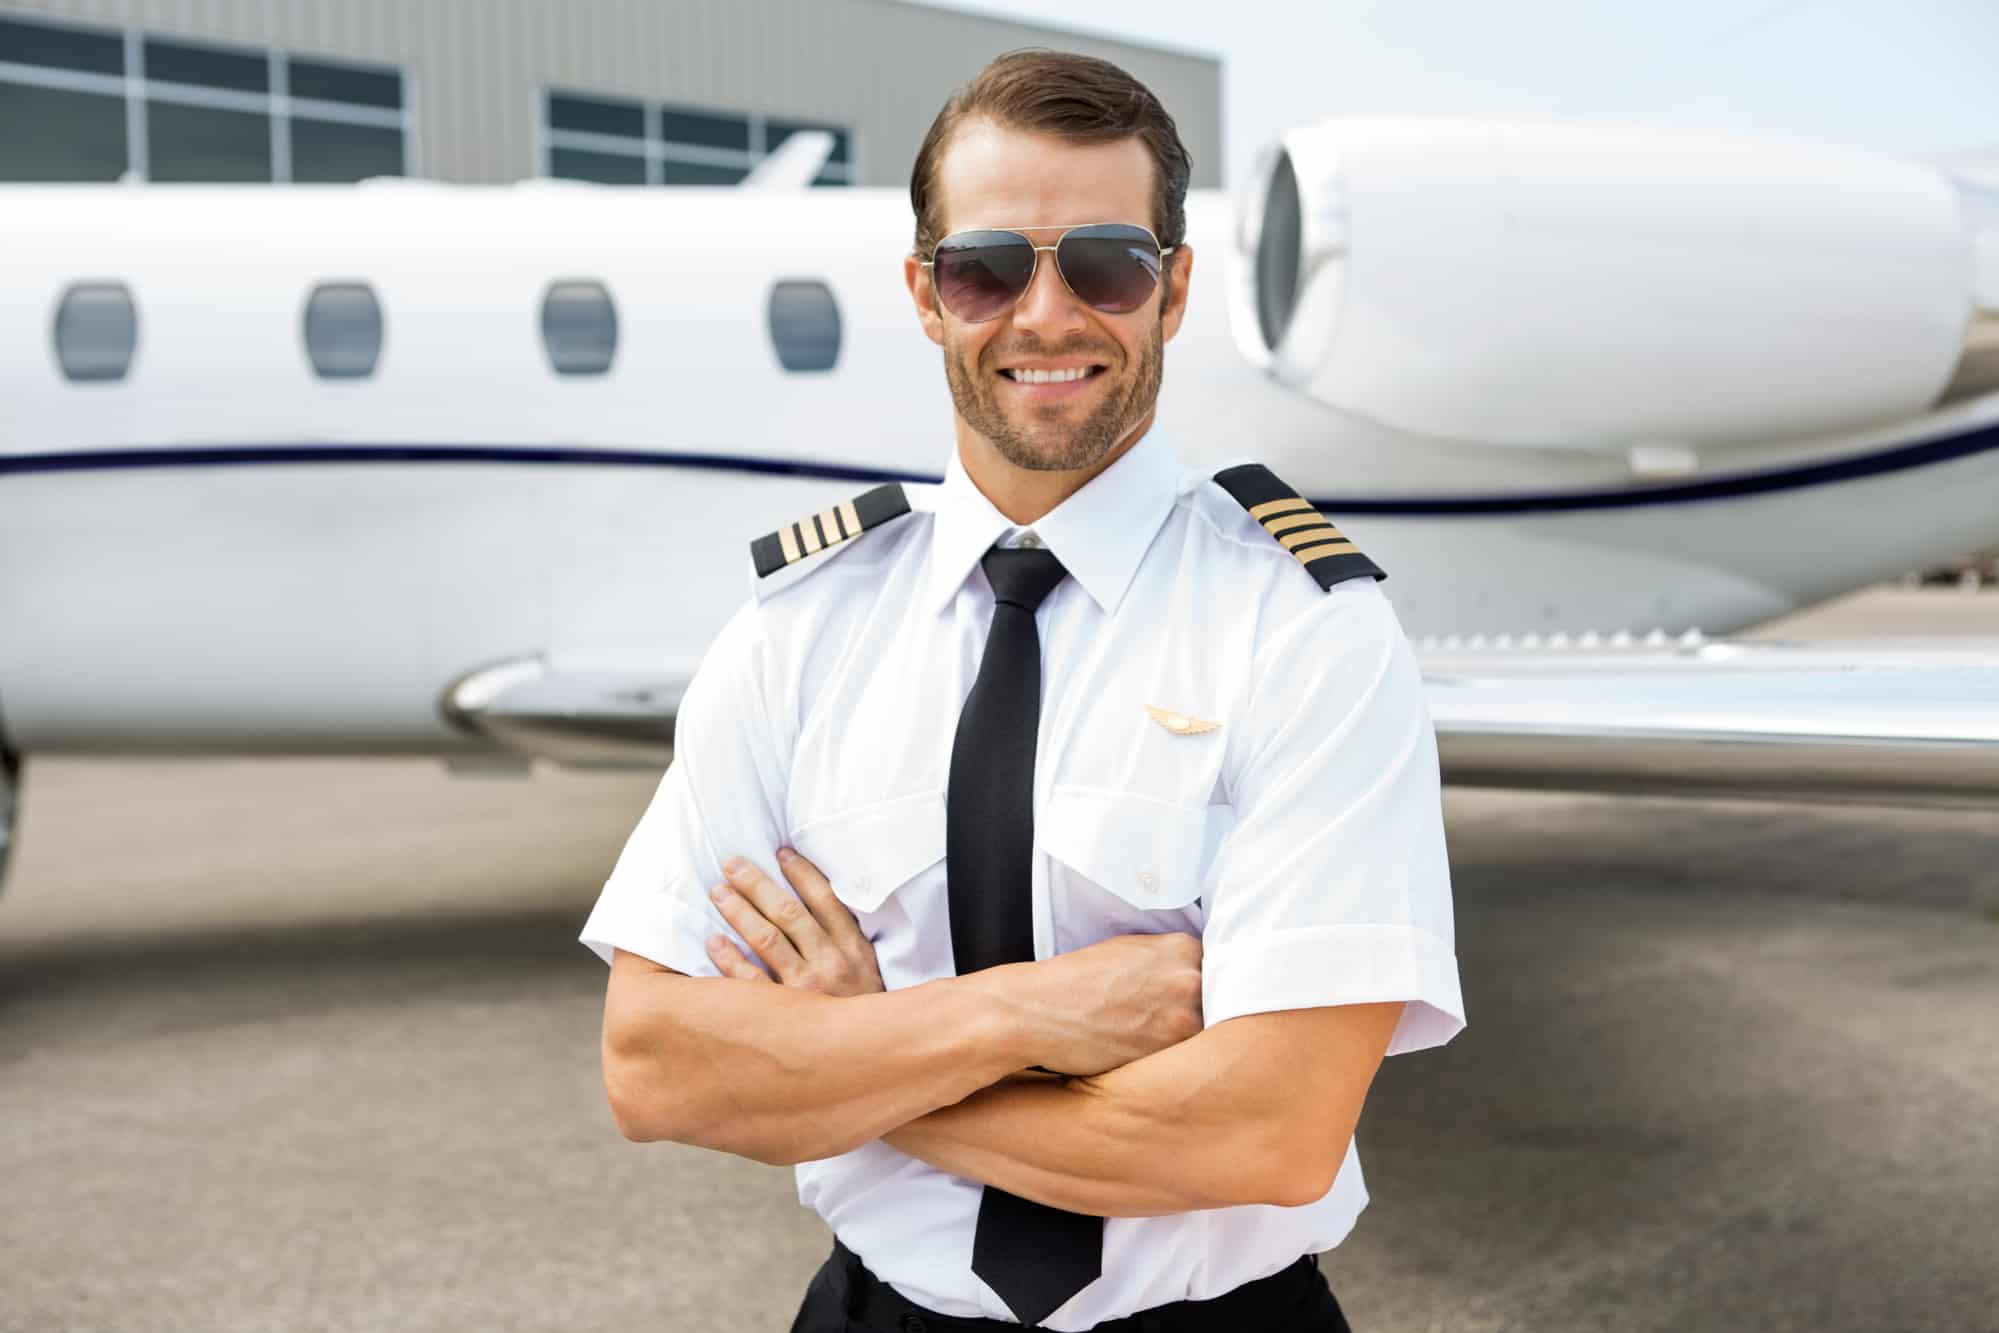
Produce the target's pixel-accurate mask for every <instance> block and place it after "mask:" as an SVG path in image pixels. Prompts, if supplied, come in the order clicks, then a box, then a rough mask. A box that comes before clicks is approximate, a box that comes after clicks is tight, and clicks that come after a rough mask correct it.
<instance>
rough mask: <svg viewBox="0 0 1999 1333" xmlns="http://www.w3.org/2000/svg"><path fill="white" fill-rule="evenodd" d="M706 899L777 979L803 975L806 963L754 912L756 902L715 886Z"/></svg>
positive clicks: (778, 932) (786, 941)
mask: <svg viewBox="0 0 1999 1333" xmlns="http://www.w3.org/2000/svg"><path fill="white" fill-rule="evenodd" d="M708 896H709V897H710V898H712V899H714V902H715V910H716V911H718V912H720V913H721V914H722V918H723V920H725V921H727V922H728V923H729V924H730V925H732V926H734V927H735V928H736V933H737V934H738V935H740V936H742V937H743V943H745V944H747V945H749V946H750V948H751V949H752V950H753V951H754V952H755V953H756V956H757V957H758V958H761V959H762V960H763V961H764V962H765V963H766V964H768V965H769V967H770V970H771V971H773V972H775V973H777V975H778V977H779V979H781V980H784V981H789V980H791V979H792V978H793V977H799V976H803V975H804V973H805V960H804V959H802V958H800V957H799V956H798V950H796V949H794V948H792V947H791V941H790V940H788V939H786V938H785V935H784V932H783V931H781V930H779V929H778V928H777V927H776V926H774V925H772V924H771V923H770V921H769V920H768V919H767V918H766V917H765V916H764V914H763V913H762V912H759V911H758V910H757V908H756V904H755V903H752V902H751V901H750V900H749V899H748V898H745V897H744V896H743V895H742V894H740V893H737V892H736V891H735V890H734V889H733V888H731V887H730V886H729V885H727V884H717V885H716V886H715V887H714V888H712V889H710V890H708Z"/></svg>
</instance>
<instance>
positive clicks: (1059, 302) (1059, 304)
mask: <svg viewBox="0 0 1999 1333" xmlns="http://www.w3.org/2000/svg"><path fill="white" fill-rule="evenodd" d="M1037 257H1038V259H1039V260H1040V262H1039V263H1037V264H1036V265H1035V266H1034V278H1033V280H1032V281H1031V282H1029V283H1028V284H1027V290H1026V291H1024V292H1022V293H1021V294H1020V300H1019V301H1017V302H1015V303H1014V307H1013V323H1014V327H1015V328H1020V329H1028V330H1031V331H1032V332H1033V333H1035V334H1036V335H1038V336H1039V337H1041V338H1044V339H1047V340H1050V341H1060V340H1061V339H1062V338H1063V337H1064V336H1065V335H1067V334H1068V333H1070V332H1071V331H1073V330H1078V329H1082V328H1085V327H1086V326H1087V325H1088V322H1089V321H1088V317H1087V316H1086V315H1085V314H1084V313H1083V303H1082V302H1081V301H1079V300H1077V299H1076V294H1075V293H1074V292H1072V291H1070V290H1069V284H1068V283H1066V282H1064V281H1062V271H1061V270H1060V269H1058V268H1057V267H1056V266H1055V251H1054V250H1053V249H1048V250H1043V251H1040V252H1039V254H1038V256H1037Z"/></svg>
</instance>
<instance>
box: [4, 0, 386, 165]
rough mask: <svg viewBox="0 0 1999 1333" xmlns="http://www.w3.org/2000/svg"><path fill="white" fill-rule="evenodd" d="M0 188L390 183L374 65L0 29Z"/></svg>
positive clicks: (7, 25)
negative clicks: (13, 129) (10, 129)
mask: <svg viewBox="0 0 1999 1333" xmlns="http://www.w3.org/2000/svg"><path fill="white" fill-rule="evenodd" d="M15 124H21V125H29V124H32V125H34V126H35V132H34V133H33V134H17V135H0V180H10V181H72V180H74V181H83V180H104V181H111V180H119V179H121V178H123V179H129V180H138V181H276V182H280V183H282V182H289V181H355V180H361V179H364V178H365V177H368V176H381V175H400V174H402V173H403V171H404V170H405V168H406V166H407V164H406V162H405V161H404V156H405V153H404V148H405V144H406V142H407V140H408V136H409V115H408V113H407V112H406V111H405V110H404V109H403V76H402V73H401V71H399V70H397V69H395V68H393V67H391V66H386V65H368V64H354V63H349V62H346V61H328V60H306V59H294V58H292V57H290V56H287V55H286V54H285V53H284V52H282V51H277V50H273V49H271V48H270V47H267V46H237V45H222V44H217V43H210V42H192V41H183V40H180V39H178V38H174V39H168V38H164V37H154V36H149V35H148V34H146V33H145V32H142V31H140V30H139V29H136V28H114V27H105V26H101V25H86V24H71V23H67V22H63V21H54V22H44V21H42V20H40V19H33V20H29V19H17V18H13V17H5V18H0V125H8V126H11V125H15Z"/></svg>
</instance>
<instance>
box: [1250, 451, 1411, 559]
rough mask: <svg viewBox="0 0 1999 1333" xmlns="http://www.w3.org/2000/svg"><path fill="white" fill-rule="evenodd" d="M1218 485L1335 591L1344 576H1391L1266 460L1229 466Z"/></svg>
mask: <svg viewBox="0 0 1999 1333" xmlns="http://www.w3.org/2000/svg"><path fill="white" fill-rule="evenodd" d="M1215 484H1216V485H1217V486H1220V487H1221V488H1222V489H1223V490H1225V491H1227V492H1228V493H1229V494H1230V495H1232V496H1234V497H1235V501H1236V503H1237V504H1239V505H1241V506H1242V507H1243V508H1244V509H1247V510H1248V511H1249V516H1250V517H1251V518H1253V519H1255V520H1256V521H1257V522H1258V523H1261V524H1262V525H1263V530H1264V531H1265V532H1267V533H1269V534H1270V535H1271V536H1272V537H1275V538H1276V539H1277V542H1278V544H1279V545H1280V546H1282V547H1283V548H1284V549H1285V550H1287V551H1289V552H1291V554H1292V556H1293V557H1294V558H1295V559H1296V560H1297V561H1298V563H1299V564H1301V565H1303V566H1304V567H1305V572H1306V573H1308V574H1310V575H1311V576H1312V577H1313V578H1315V579H1317V580H1318V581H1319V586H1320V587H1321V588H1325V589H1331V588H1332V586H1333V585H1334V584H1335V583H1338V582H1339V581H1340V580H1341V579H1350V578H1355V577H1357V576H1359V575H1362V574H1372V575H1373V576H1374V577H1375V578H1376V579H1385V578H1387V577H1388V575H1387V574H1386V573H1385V572H1384V571H1383V570H1382V568H1381V566H1380V565H1377V564H1375V563H1374V561H1372V560H1370V559H1368V558H1367V557H1366V556H1364V555H1362V554H1361V553H1360V551H1359V549H1358V548H1357V547H1355V546H1354V544H1353V543H1352V542H1350V541H1348V540H1347V538H1346V534H1345V533H1343V532H1341V531H1340V530H1339V529H1338V528H1336V527H1334V526H1333V524H1332V520H1330V519H1328V518H1327V517H1326V516H1325V515H1324V514H1321V513H1320V512H1319V511H1318V510H1316V509H1314V508H1313V507H1312V502H1311V501H1310V500H1307V499H1305V498H1304V497H1303V496H1301V495H1299V494H1298V492H1296V491H1294V490H1292V489H1291V488H1290V487H1289V486H1286V485H1285V484H1284V483H1283V482H1281V481H1279V480H1278V479H1277V474H1276V473H1274V472H1272V471H1271V470H1270V469H1269V468H1267V467H1265V466H1264V465H1263V464H1261V463H1243V464H1240V465H1238V466H1236V467H1225V468H1223V469H1222V470H1221V471H1220V472H1217V473H1216V474H1215Z"/></svg>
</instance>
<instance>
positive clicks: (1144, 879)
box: [1138, 870, 1154, 889]
mask: <svg viewBox="0 0 1999 1333" xmlns="http://www.w3.org/2000/svg"><path fill="white" fill-rule="evenodd" d="M1138 882H1139V883H1140V884H1143V885H1144V886H1145V887H1146V888H1148V889H1149V888H1151V887H1152V885H1153V882H1154V877H1153V874H1152V872H1151V871H1150V870H1141V871H1139V872H1138Z"/></svg>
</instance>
